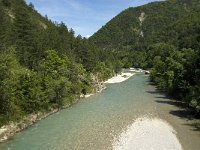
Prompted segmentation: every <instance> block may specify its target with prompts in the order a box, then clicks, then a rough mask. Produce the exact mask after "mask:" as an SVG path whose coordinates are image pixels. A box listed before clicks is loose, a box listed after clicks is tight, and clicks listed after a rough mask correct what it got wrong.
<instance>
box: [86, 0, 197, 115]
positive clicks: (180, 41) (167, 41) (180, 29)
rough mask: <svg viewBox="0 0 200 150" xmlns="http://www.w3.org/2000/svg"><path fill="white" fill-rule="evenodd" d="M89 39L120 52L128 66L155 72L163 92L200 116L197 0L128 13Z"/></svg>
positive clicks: (149, 6) (168, 2) (174, 0)
mask: <svg viewBox="0 0 200 150" xmlns="http://www.w3.org/2000/svg"><path fill="white" fill-rule="evenodd" d="M89 40H90V41H92V42H93V43H95V44H96V45H98V46H99V47H103V48H104V49H107V50H112V51H114V50H115V51H117V53H118V54H119V56H120V57H119V58H120V61H121V62H122V63H123V65H124V67H141V68H144V69H149V70H151V80H152V81H154V82H155V83H156V84H157V85H158V88H159V89H160V90H162V91H165V92H166V93H167V94H168V95H169V96H172V97H174V98H176V99H177V100H180V101H183V102H185V103H186V104H187V105H188V106H189V107H190V108H192V109H193V110H194V111H195V112H197V113H198V114H200V3H199V0H166V1H161V2H153V3H150V4H147V5H144V6H139V7H136V8H128V9H126V10H125V11H123V12H122V13H120V14H119V15H118V16H116V17H115V18H113V19H112V20H111V21H110V22H108V23H107V24H106V25H105V26H103V27H102V28H101V29H100V30H99V31H98V32H97V33H95V34H94V36H92V37H91V38H90V39H89Z"/></svg>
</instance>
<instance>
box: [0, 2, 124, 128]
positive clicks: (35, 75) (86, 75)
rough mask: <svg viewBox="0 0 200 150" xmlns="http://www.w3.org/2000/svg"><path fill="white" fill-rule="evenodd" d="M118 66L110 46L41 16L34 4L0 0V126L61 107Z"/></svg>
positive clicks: (117, 69) (90, 89) (89, 90)
mask: <svg viewBox="0 0 200 150" xmlns="http://www.w3.org/2000/svg"><path fill="white" fill-rule="evenodd" d="M120 70H121V67H120V61H119V60H118V56H117V55H116V54H115V53H114V52H104V50H102V49H100V48H98V47H96V46H95V45H94V44H91V43H89V42H88V40H87V39H85V38H82V37H81V36H75V33H74V31H73V30H72V29H68V28H67V26H66V25H65V24H64V23H57V22H53V21H51V20H50V19H48V17H47V16H45V17H42V16H41V15H40V14H39V13H37V11H36V10H35V9H34V6H33V4H29V5H27V4H26V3H25V1H24V0H17V1H16V0H0V91H1V92H0V126H1V125H3V124H6V123H7V122H8V121H17V120H20V119H21V118H23V117H24V116H26V115H28V114H32V113H37V112H39V111H40V112H46V111H47V112H48V111H50V110H52V109H54V108H56V109H57V108H58V109H59V108H62V106H64V105H66V104H69V103H72V102H73V101H74V100H76V99H77V98H79V96H80V95H83V94H86V93H90V92H93V89H94V88H95V84H97V82H101V81H104V80H105V79H107V78H109V77H111V76H112V75H113V74H114V73H117V72H119V71H120Z"/></svg>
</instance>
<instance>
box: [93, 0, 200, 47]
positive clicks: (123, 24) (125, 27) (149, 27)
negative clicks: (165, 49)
mask: <svg viewBox="0 0 200 150" xmlns="http://www.w3.org/2000/svg"><path fill="white" fill-rule="evenodd" d="M198 10H200V1H199V0H167V1H160V2H152V3H149V4H146V5H143V6H139V7H136V8H128V9H126V10H124V11H123V12H121V13H120V14H119V15H117V16H116V17H114V18H113V19H112V20H111V21H109V22H108V23H107V24H106V25H105V26H103V27H102V28H101V29H100V30H99V31H97V32H96V33H95V34H94V35H93V36H92V37H91V38H90V41H92V42H94V43H95V44H96V45H98V46H100V47H102V48H120V47H124V46H125V47H126V48H128V49H135V50H144V49H146V48H147V46H148V45H150V44H152V43H154V42H157V41H156V40H157V39H158V38H157V37H156V36H157V34H159V33H160V32H162V31H163V30H165V29H166V28H167V27H168V26H170V25H172V24H174V23H175V22H176V21H177V20H179V19H181V18H182V17H184V16H185V15H187V14H188V13H190V12H192V11H198Z"/></svg>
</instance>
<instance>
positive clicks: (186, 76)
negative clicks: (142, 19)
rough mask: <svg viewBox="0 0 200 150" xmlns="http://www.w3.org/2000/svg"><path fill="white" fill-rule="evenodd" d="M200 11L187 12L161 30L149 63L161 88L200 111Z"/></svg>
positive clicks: (148, 59)
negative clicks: (158, 41)
mask: <svg viewBox="0 0 200 150" xmlns="http://www.w3.org/2000/svg"><path fill="white" fill-rule="evenodd" d="M199 31H200V12H199V11H194V12H190V13H188V14H187V15H186V16H184V17H183V18H181V19H179V20H177V22H176V23H174V24H173V25H170V26H169V27H167V28H166V30H164V31H162V32H161V33H159V34H158V38H159V37H160V36H162V37H160V38H159V40H160V41H162V40H163V39H164V40H163V41H165V43H156V44H154V45H151V46H149V49H148V54H147V56H148V58H147V62H148V63H147V64H148V65H149V66H148V68H152V69H151V79H152V81H154V82H155V83H156V84H157V85H158V87H159V89H161V90H164V91H166V92H167V93H168V94H169V95H171V96H173V97H175V98H176V99H177V100H180V101H183V102H185V103H186V104H188V106H189V107H190V108H192V109H193V110H195V111H196V112H197V113H198V114H200V32H199ZM172 35H173V36H172Z"/></svg>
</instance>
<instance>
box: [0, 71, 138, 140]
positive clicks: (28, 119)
mask: <svg viewBox="0 0 200 150" xmlns="http://www.w3.org/2000/svg"><path fill="white" fill-rule="evenodd" d="M134 74H135V73H123V72H122V73H121V74H119V75H117V76H114V77H112V78H110V79H108V80H107V81H105V82H103V83H96V84H97V85H96V87H95V88H94V91H95V92H92V93H88V94H86V95H80V96H79V99H76V100H75V101H74V102H72V103H69V104H66V105H65V106H63V107H62V108H61V109H67V108H69V107H71V106H72V105H74V104H76V103H77V102H78V101H79V100H81V99H82V98H84V99H85V98H88V97H90V96H93V95H95V94H97V93H100V92H102V91H103V90H104V89H106V86H105V84H113V83H121V82H123V81H126V80H128V79H129V78H130V77H132V76H133V75H134ZM58 111H59V109H57V108H56V109H52V110H50V111H48V112H38V113H34V114H29V115H27V116H25V117H23V118H22V119H21V120H20V121H19V122H13V121H10V122H9V123H8V124H6V125H4V126H2V127H1V128H0V143H3V142H6V141H8V140H9V139H11V138H12V137H13V136H14V135H15V134H17V133H19V132H21V131H23V130H25V129H27V128H29V127H31V126H32V125H34V124H35V123H37V122H39V121H41V120H43V119H45V118H47V117H48V116H50V115H53V114H55V113H57V112H58Z"/></svg>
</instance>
